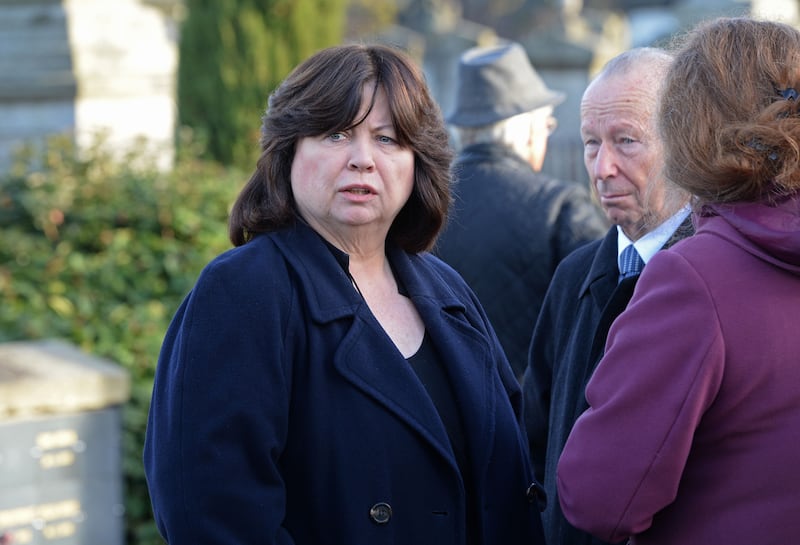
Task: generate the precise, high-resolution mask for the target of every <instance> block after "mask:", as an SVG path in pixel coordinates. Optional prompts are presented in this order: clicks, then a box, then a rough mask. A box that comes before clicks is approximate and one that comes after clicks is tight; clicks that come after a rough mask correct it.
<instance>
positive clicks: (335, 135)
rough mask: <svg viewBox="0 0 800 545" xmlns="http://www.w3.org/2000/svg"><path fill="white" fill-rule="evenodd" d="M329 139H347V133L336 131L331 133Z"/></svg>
mask: <svg viewBox="0 0 800 545" xmlns="http://www.w3.org/2000/svg"><path fill="white" fill-rule="evenodd" d="M328 139H329V140H332V141H333V142H338V141H340V140H344V139H345V135H344V133H343V132H335V133H333V134H329V135H328Z"/></svg>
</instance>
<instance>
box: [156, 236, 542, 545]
mask: <svg viewBox="0 0 800 545" xmlns="http://www.w3.org/2000/svg"><path fill="white" fill-rule="evenodd" d="M388 251H389V258H390V262H391V264H392V267H393V269H394V271H395V274H396V276H397V278H398V284H399V285H401V286H403V287H404V289H405V292H406V293H407V294H408V296H409V297H410V299H411V300H412V301H413V302H414V304H415V306H416V308H417V310H418V311H419V313H420V315H421V316H422V319H423V321H424V322H425V327H426V330H427V334H428V335H429V336H430V339H431V340H432V342H433V344H434V346H435V348H436V349H437V351H438V352H439V354H440V355H441V359H442V362H443V364H444V365H445V366H446V371H447V374H448V375H449V377H450V380H451V381H452V384H453V387H454V388H453V389H454V391H455V394H456V403H457V406H458V408H459V409H460V411H461V416H462V418H463V422H464V423H465V425H464V430H465V441H466V444H467V450H468V454H469V457H470V465H469V470H470V471H471V474H470V479H471V481H472V482H473V483H474V488H475V497H474V498H472V499H473V500H474V501H475V502H476V505H474V506H473V508H472V509H471V512H476V513H479V514H480V515H481V516H480V517H479V518H478V520H476V521H473V522H474V524H473V526H474V527H476V528H478V530H479V534H478V535H477V536H471V538H472V539H471V540H470V543H475V544H484V545H490V544H499V543H503V544H520V545H522V544H525V545H530V544H541V543H542V536H541V524H540V521H539V513H538V506H537V505H536V503H535V502H532V501H531V500H529V499H528V497H527V495H526V490H527V487H528V485H529V484H530V483H531V481H532V471H531V468H530V461H529V458H528V451H527V446H526V441H525V437H524V430H523V429H522V425H521V393H520V389H519V386H518V383H517V381H516V380H515V378H514V376H513V374H512V371H511V368H510V366H509V365H508V362H507V360H506V359H505V357H504V356H503V353H502V350H501V348H500V345H499V342H498V341H497V338H496V336H495V335H494V333H493V332H492V330H491V328H490V326H489V323H488V321H487V319H486V317H485V315H484V313H483V311H482V310H481V309H480V307H479V306H478V303H477V300H476V299H475V297H474V295H473V294H472V293H471V291H470V290H469V289H468V288H467V286H466V284H465V283H464V282H463V281H462V280H461V279H460V277H459V276H458V275H457V274H456V273H455V272H454V271H453V270H452V269H451V268H449V267H448V266H446V265H445V264H444V263H442V262H441V261H440V260H438V259H436V258H435V257H433V256H431V255H427V254H422V255H409V254H406V253H404V252H402V251H399V250H397V249H390V250H388ZM337 257H338V258H339V259H340V260H343V261H345V262H346V259H347V258H346V256H345V255H344V254H341V253H335V252H333V251H331V249H329V248H328V247H327V246H326V244H325V243H324V241H323V240H322V239H321V238H320V237H319V236H318V235H317V234H316V233H315V232H313V231H312V230H311V229H310V228H308V227H307V226H305V225H298V226H297V227H295V228H290V229H286V230H283V231H279V232H275V233H271V234H268V235H261V236H258V237H257V238H255V239H254V240H252V241H251V242H249V243H247V244H245V245H244V246H242V247H239V248H236V249H233V250H231V251H229V252H227V253H225V254H223V255H222V256H220V257H219V258H217V259H216V260H215V261H213V262H212V263H211V264H210V265H209V266H208V267H207V268H206V269H205V270H204V271H203V273H202V274H201V275H200V278H199V280H198V282H197V284H196V286H195V287H194V289H193V290H192V292H191V294H190V295H189V296H188V298H187V299H186V300H185V302H184V303H183V304H182V306H181V307H180V309H179V310H178V312H177V314H176V316H175V318H174V320H173V322H172V325H171V326H170V328H169V331H168V333H167V335H166V338H165V341H164V345H163V348H162V353H161V356H160V359H159V363H158V368H157V374H156V381H155V387H154V391H153V400H152V406H151V412H150V419H149V422H148V428H147V437H146V444H145V452H144V462H145V471H146V476H147V480H148V485H149V487H150V494H151V498H152V502H153V509H154V513H155V517H156V521H157V523H158V527H159V529H160V531H161V532H162V533H163V535H164V537H165V538H166V539H167V540H168V541H169V543H170V544H171V545H202V544H220V543H231V544H232V543H236V544H237V545H247V544H259V545H269V544H292V543H293V544H298V545H300V544H302V545H311V544H314V545H326V544H327V545H342V544H353V545H357V544H364V545H367V544H369V545H380V544H393V545H394V544H406V543H414V544H430V545H450V544H453V545H464V544H465V543H467V536H465V535H464V534H465V532H464V529H465V528H466V527H467V523H466V521H465V517H466V513H467V505H466V498H465V494H464V479H463V478H462V474H461V473H460V471H459V467H458V465H457V462H456V458H455V456H454V454H453V449H452V448H451V446H450V442H449V439H448V436H447V432H446V431H445V429H444V426H443V424H442V422H441V419H440V418H439V416H438V413H437V412H436V409H435V407H434V405H433V403H432V401H431V399H430V397H429V396H428V394H427V392H426V390H425V388H424V386H423V385H422V384H421V382H420V381H419V379H418V378H417V376H416V374H415V373H414V371H413V370H412V369H411V367H410V366H409V365H408V363H407V362H406V360H405V359H404V358H403V356H402V355H401V354H400V352H399V351H398V350H397V349H396V347H395V346H394V345H393V344H392V342H391V341H390V339H389V338H388V336H387V335H386V334H385V332H384V331H383V330H382V329H381V326H380V325H379V324H378V322H377V321H376V320H375V318H374V317H373V315H372V314H371V312H370V311H369V309H368V307H367V306H366V304H365V303H364V301H363V300H362V299H361V297H360V296H359V295H358V293H357V292H356V290H355V289H354V288H353V286H352V284H351V282H350V279H349V278H348V276H347V274H346V272H345V267H343V266H342V265H341V264H340V263H337Z"/></svg>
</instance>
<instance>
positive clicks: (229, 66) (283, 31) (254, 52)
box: [177, 0, 348, 168]
mask: <svg viewBox="0 0 800 545" xmlns="http://www.w3.org/2000/svg"><path fill="white" fill-rule="evenodd" d="M185 2H186V10H187V11H186V18H185V19H184V21H183V24H182V27H181V38H180V46H179V52H180V62H179V68H178V93H177V96H178V119H179V122H180V124H181V125H182V126H186V127H190V128H192V129H194V131H195V132H196V133H198V134H200V135H202V137H203V139H204V140H205V141H206V143H207V147H208V154H209V155H210V157H211V158H212V159H215V160H217V161H219V162H221V163H223V164H228V165H238V166H241V167H244V168H250V167H251V166H252V165H253V164H254V161H255V158H256V157H257V156H258V151H259V147H258V138H259V129H260V117H261V114H262V113H263V112H264V111H265V109H266V107H267V98H268V96H269V93H270V92H272V90H273V89H274V88H275V87H276V86H277V85H278V83H280V81H281V80H282V79H283V78H284V77H285V76H286V75H287V74H288V73H289V71H290V70H291V69H292V68H293V67H294V66H295V65H297V64H298V63H299V62H301V61H302V60H303V59H305V58H306V57H308V56H309V55H311V54H312V53H314V52H315V51H317V50H319V49H322V48H323V47H327V46H330V45H334V44H337V43H340V42H341V40H342V38H343V33H344V28H345V18H346V9H347V4H348V0H185Z"/></svg>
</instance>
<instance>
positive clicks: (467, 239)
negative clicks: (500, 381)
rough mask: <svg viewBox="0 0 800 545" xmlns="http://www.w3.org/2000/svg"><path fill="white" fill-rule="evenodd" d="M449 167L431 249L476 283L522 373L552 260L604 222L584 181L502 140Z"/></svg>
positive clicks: (600, 230)
mask: <svg viewBox="0 0 800 545" xmlns="http://www.w3.org/2000/svg"><path fill="white" fill-rule="evenodd" d="M455 169H456V171H455V172H456V178H457V180H458V181H457V184H456V185H455V190H454V191H455V206H454V207H453V216H452V218H451V220H450V222H449V224H448V225H447V228H446V229H445V231H444V234H443V235H442V236H441V237H440V238H439V242H438V244H437V246H436V253H437V254H438V255H439V257H441V258H442V259H444V260H445V261H446V262H447V263H449V264H450V265H452V266H453V267H454V268H455V269H456V270H457V271H458V272H460V273H461V275H462V276H463V277H464V279H465V280H466V281H467V283H468V284H469V285H470V287H472V289H473V290H475V293H476V294H477V296H478V299H479V300H480V301H481V304H482V305H483V308H484V309H485V310H486V314H487V315H488V316H489V320H490V321H491V322H492V325H493V326H494V329H495V331H496V332H497V336H498V337H499V338H500V342H501V344H502V345H503V348H504V349H505V351H506V355H507V356H508V359H509V361H510V362H511V366H512V367H513V368H514V371H515V373H516V375H517V376H518V377H519V378H520V379H521V378H522V373H523V371H524V370H525V366H526V365H527V356H528V345H529V343H530V339H531V332H532V331H533V326H534V325H535V323H536V317H537V316H538V314H539V308H540V307H541V305H542V301H543V299H544V294H545V292H546V291H547V286H548V285H549V283H550V278H551V277H552V275H553V272H554V271H555V269H556V266H557V265H558V263H559V262H560V261H561V260H562V259H563V258H564V257H565V256H566V255H567V254H569V253H570V252H572V251H573V250H575V249H576V248H578V247H579V246H581V245H583V244H586V243H587V242H589V241H593V240H597V239H599V238H600V237H602V236H603V234H604V233H605V232H606V230H607V229H608V224H607V223H606V220H605V217H604V216H603V214H602V212H601V211H600V209H599V208H598V207H597V206H596V205H595V204H594V203H593V202H592V200H591V197H590V195H589V192H588V190H587V189H586V188H584V187H583V186H581V185H579V184H577V183H572V182H562V181H559V180H555V179H552V178H549V177H547V176H545V175H543V174H539V173H537V172H535V171H534V170H533V169H532V168H531V166H530V165H529V164H528V163H526V162H525V161H524V160H523V159H522V158H520V157H519V156H518V155H517V154H516V153H514V152H513V151H512V150H510V149H509V148H507V147H506V146H502V145H499V144H475V145H472V146H469V147H467V148H465V149H464V151H463V152H462V153H461V154H460V155H459V158H458V160H457V162H456V166H455Z"/></svg>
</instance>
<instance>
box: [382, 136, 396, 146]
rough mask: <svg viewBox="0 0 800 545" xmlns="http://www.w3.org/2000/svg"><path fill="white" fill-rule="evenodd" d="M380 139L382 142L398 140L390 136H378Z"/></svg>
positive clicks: (389, 142)
mask: <svg viewBox="0 0 800 545" xmlns="http://www.w3.org/2000/svg"><path fill="white" fill-rule="evenodd" d="M378 141H379V142H380V143H382V144H394V143H395V142H396V140H395V139H394V138H392V137H390V136H378Z"/></svg>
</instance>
